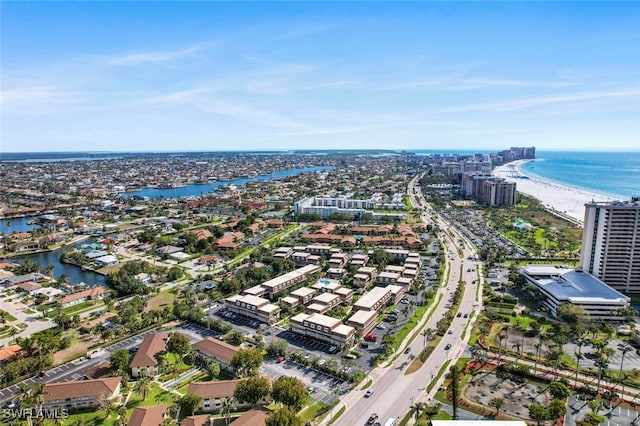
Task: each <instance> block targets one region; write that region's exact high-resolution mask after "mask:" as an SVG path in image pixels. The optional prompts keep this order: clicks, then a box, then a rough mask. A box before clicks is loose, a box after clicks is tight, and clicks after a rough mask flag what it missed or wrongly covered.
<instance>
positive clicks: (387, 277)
mask: <svg viewBox="0 0 640 426" xmlns="http://www.w3.org/2000/svg"><path fill="white" fill-rule="evenodd" d="M401 276H402V275H401V274H399V273H398V272H389V271H382V272H380V275H378V278H377V280H376V284H377V285H381V286H386V285H388V284H395V283H397V282H398V279H399V278H400V277H401Z"/></svg>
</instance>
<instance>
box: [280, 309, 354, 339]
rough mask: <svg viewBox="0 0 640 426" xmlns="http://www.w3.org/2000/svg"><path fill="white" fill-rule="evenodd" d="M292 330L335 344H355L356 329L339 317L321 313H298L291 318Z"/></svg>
mask: <svg viewBox="0 0 640 426" xmlns="http://www.w3.org/2000/svg"><path fill="white" fill-rule="evenodd" d="M289 324H290V326H291V331H292V332H293V333H297V334H300V335H302V336H307V337H311V338H314V339H316V340H321V341H324V342H328V343H330V344H332V345H335V346H338V347H340V346H342V345H344V344H347V345H349V346H351V345H353V339H354V335H355V332H356V330H355V329H354V328H353V327H350V326H348V325H345V324H343V323H342V321H340V320H339V319H337V318H332V317H329V316H326V315H321V314H311V315H308V314H298V315H295V316H293V317H291V319H290V320H289Z"/></svg>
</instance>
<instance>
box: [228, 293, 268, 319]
mask: <svg viewBox="0 0 640 426" xmlns="http://www.w3.org/2000/svg"><path fill="white" fill-rule="evenodd" d="M224 303H225V307H226V308H227V310H229V311H231V312H233V313H236V314H238V315H242V316H244V317H247V318H252V319H255V320H257V321H260V322H264V323H267V324H274V323H276V322H278V319H279V314H280V307H279V306H277V305H274V304H272V303H271V302H269V301H268V300H267V299H263V298H262V297H257V296H253V295H250V294H244V295H235V296H231V297H227V298H226V299H225V300H224Z"/></svg>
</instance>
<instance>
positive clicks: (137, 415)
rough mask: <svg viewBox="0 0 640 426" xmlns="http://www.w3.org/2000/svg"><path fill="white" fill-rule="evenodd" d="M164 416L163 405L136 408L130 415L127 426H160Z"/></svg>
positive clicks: (165, 407)
mask: <svg viewBox="0 0 640 426" xmlns="http://www.w3.org/2000/svg"><path fill="white" fill-rule="evenodd" d="M166 414H167V406H166V405H164V404H162V405H150V406H147V407H136V408H134V409H133V412H132V413H131V417H130V418H129V421H128V422H127V426H160V425H162V422H163V421H164V418H165V415H166Z"/></svg>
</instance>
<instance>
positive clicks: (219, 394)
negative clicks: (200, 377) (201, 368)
mask: <svg viewBox="0 0 640 426" xmlns="http://www.w3.org/2000/svg"><path fill="white" fill-rule="evenodd" d="M241 381H242V380H223V381H219V382H191V383H189V388H188V389H187V394H188V395H197V396H199V397H200V403H199V404H198V409H197V410H196V411H198V412H202V413H211V412H219V411H220V409H221V408H222V401H223V400H224V399H225V398H229V399H230V400H232V403H233V406H232V408H231V410H232V411H238V410H244V409H247V408H249V407H250V406H251V405H250V404H247V403H246V402H239V401H237V400H236V399H235V398H234V397H233V391H234V390H235V389H236V385H237V384H238V383H240V382H241Z"/></svg>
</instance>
